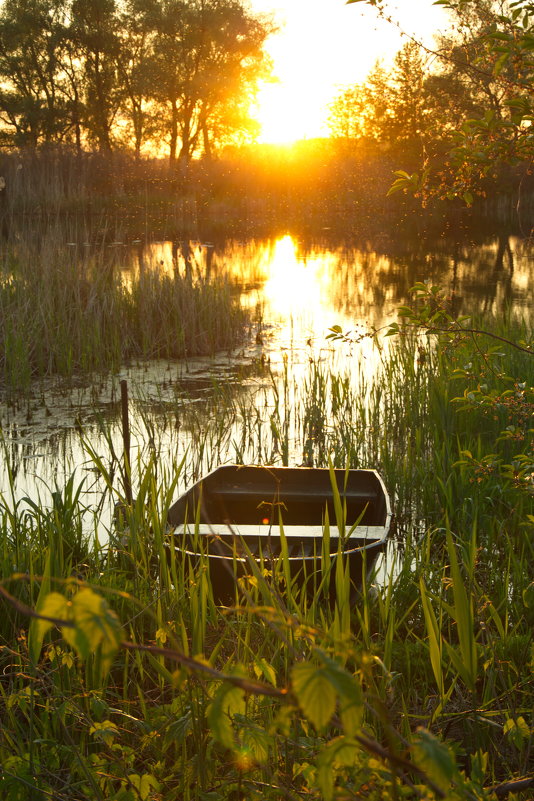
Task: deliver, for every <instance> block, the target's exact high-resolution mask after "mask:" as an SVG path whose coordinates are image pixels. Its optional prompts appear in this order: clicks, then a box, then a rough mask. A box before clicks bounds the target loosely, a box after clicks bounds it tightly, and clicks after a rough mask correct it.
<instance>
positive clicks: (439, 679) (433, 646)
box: [419, 578, 445, 698]
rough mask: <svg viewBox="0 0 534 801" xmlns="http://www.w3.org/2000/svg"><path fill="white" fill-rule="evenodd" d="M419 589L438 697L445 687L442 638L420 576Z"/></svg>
mask: <svg viewBox="0 0 534 801" xmlns="http://www.w3.org/2000/svg"><path fill="white" fill-rule="evenodd" d="M419 589H420V592H421V604H422V607H423V615H424V618H425V625H426V630H427V634H428V650H429V653H430V664H431V665H432V672H433V673H434V678H435V679H436V684H437V685H438V690H439V694H440V697H441V698H443V695H444V693H445V687H444V683H443V670H442V667H441V649H442V639H441V632H440V628H439V626H438V622H437V620H436V616H435V614H434V610H433V609H432V605H431V603H430V599H429V597H428V593H427V589H426V586H425V583H424V581H423V579H422V578H420V579H419Z"/></svg>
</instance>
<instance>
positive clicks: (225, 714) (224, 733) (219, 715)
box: [207, 682, 245, 749]
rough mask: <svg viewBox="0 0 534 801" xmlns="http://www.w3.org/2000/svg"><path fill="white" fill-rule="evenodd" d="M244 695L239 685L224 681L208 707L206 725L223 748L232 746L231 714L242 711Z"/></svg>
mask: <svg viewBox="0 0 534 801" xmlns="http://www.w3.org/2000/svg"><path fill="white" fill-rule="evenodd" d="M244 695H245V694H244V691H243V690H242V689H241V687H236V686H235V684H230V683H229V682H225V683H224V684H221V686H220V687H219V688H218V690H217V692H216V693H215V696H214V698H213V701H212V702H211V704H210V705H209V707H208V713H207V715H208V725H209V727H210V729H211V732H212V734H213V736H214V738H215V739H216V740H217V741H218V742H220V743H221V745H224V747H225V748H230V749H233V748H234V745H235V743H234V732H233V728H232V720H231V715H233V714H235V713H236V712H244V708H245V702H244Z"/></svg>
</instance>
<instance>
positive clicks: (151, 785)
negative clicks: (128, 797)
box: [128, 773, 161, 801]
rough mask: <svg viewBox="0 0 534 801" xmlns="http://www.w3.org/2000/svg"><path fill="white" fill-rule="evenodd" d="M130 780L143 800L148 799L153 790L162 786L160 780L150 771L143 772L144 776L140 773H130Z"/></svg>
mask: <svg viewBox="0 0 534 801" xmlns="http://www.w3.org/2000/svg"><path fill="white" fill-rule="evenodd" d="M128 781H129V782H130V784H131V785H132V787H135V790H136V792H137V797H138V798H140V799H141V801H146V799H147V798H148V797H149V795H150V793H151V790H152V789H154V790H159V789H160V786H161V785H160V783H159V782H158V780H157V779H156V778H155V777H154V776H152V775H151V774H150V773H143V775H142V776H140V775H139V774H138V773H130V775H129V776H128Z"/></svg>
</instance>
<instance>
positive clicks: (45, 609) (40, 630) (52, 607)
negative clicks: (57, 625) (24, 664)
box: [29, 582, 68, 665]
mask: <svg viewBox="0 0 534 801" xmlns="http://www.w3.org/2000/svg"><path fill="white" fill-rule="evenodd" d="M43 586H49V582H43V585H42V586H41V592H39V598H38V599H37V608H36V611H37V612H38V613H39V614H40V615H43V616H44V617H54V618H58V619H59V620H67V618H68V604H67V599H66V598H65V596H64V595H61V593H59V592H49V593H48V594H47V595H45V596H44V597H41V593H42V590H43ZM53 625H54V624H53V623H51V622H50V621H49V620H42V619H41V618H34V619H33V620H32V622H31V624H30V633H29V649H30V658H31V660H32V663H33V664H34V665H35V664H37V662H38V661H39V654H40V653H41V647H42V644H43V640H44V637H45V634H46V632H47V631H49V629H51V628H52V626H53Z"/></svg>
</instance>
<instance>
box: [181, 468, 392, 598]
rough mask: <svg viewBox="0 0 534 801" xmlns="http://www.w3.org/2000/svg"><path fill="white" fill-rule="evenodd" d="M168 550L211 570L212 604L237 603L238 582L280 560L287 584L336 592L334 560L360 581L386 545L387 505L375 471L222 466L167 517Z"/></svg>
mask: <svg viewBox="0 0 534 801" xmlns="http://www.w3.org/2000/svg"><path fill="white" fill-rule="evenodd" d="M168 522H169V524H170V526H171V530H172V543H173V547H175V548H176V549H177V551H180V552H181V553H182V554H183V555H187V557H189V558H190V559H193V560H194V561H196V562H198V563H200V562H201V560H203V561H202V564H204V565H206V564H207V565H208V568H209V573H210V580H211V584H212V587H213V592H214V596H215V597H216V599H217V600H218V601H219V602H221V603H224V602H226V601H228V600H231V599H232V598H234V599H235V597H236V595H235V591H236V586H238V585H237V584H236V580H238V579H242V578H243V577H245V576H247V575H251V574H252V575H254V574H255V573H256V574H257V572H258V571H257V568H258V567H260V568H261V569H262V570H263V571H265V570H270V571H272V569H273V566H276V564H279V565H280V564H282V563H284V562H285V574H286V577H287V570H288V569H289V575H290V578H291V580H292V579H293V578H295V577H297V578H298V577H300V580H301V581H303V582H305V583H306V586H307V590H308V591H311V592H314V591H315V590H317V588H318V587H319V586H320V585H321V582H323V585H324V581H323V579H324V575H325V572H328V576H327V579H326V582H327V583H328V591H329V592H333V591H334V590H335V573H336V571H335V569H333V567H334V565H335V563H336V560H337V559H338V558H339V557H340V556H341V558H342V559H343V560H344V562H343V564H344V565H346V564H348V566H349V573H350V580H351V582H352V583H353V584H354V585H358V583H361V578H362V571H366V570H369V569H370V568H371V567H372V565H373V563H374V561H375V559H376V557H377V556H378V554H379V553H380V552H381V551H382V550H383V548H384V547H385V544H386V541H387V537H388V533H389V528H390V524H391V506H390V500H389V496H388V493H387V491H386V488H385V486H384V483H383V481H382V479H381V478H380V476H379V475H378V473H377V472H376V471H375V470H339V469H328V468H309V467H264V466H250V465H246V466H242V465H223V466H221V467H218V468H217V469H215V470H213V471H212V472H211V473H208V474H207V475H206V476H205V477H204V478H202V479H201V480H200V481H198V482H197V483H196V484H194V485H193V486H191V487H190V488H189V489H188V490H187V491H186V492H185V493H184V494H183V495H181V496H180V497H179V498H178V500H177V501H176V503H174V504H173V505H172V506H171V507H170V509H169V512H168Z"/></svg>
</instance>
